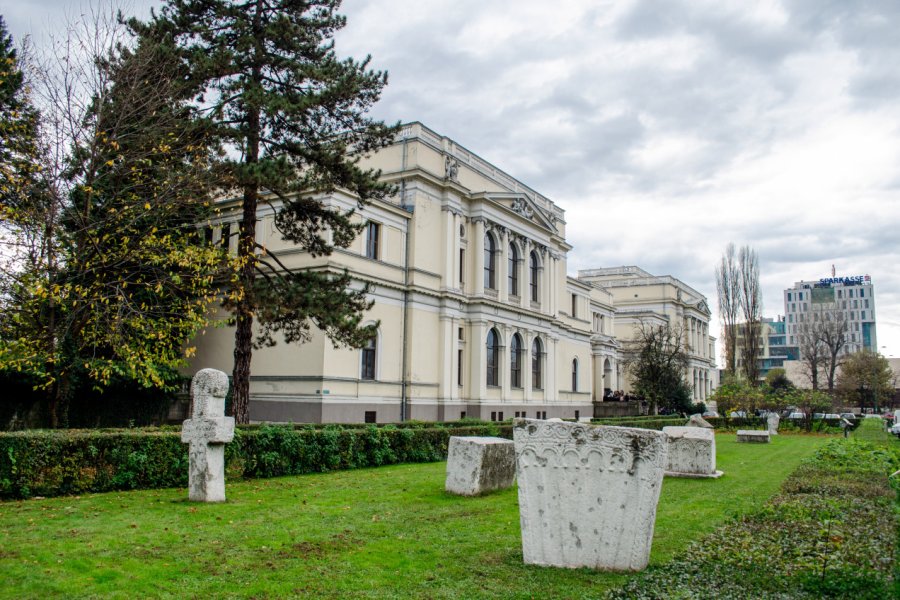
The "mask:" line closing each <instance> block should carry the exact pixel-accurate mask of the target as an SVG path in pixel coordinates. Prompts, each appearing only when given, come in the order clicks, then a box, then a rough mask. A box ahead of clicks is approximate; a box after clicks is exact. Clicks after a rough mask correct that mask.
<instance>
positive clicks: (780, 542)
mask: <svg viewBox="0 0 900 600" xmlns="http://www.w3.org/2000/svg"><path fill="white" fill-rule="evenodd" d="M897 469H900V447H898V446H896V445H894V446H888V447H885V446H884V445H880V444H873V443H871V442H866V441H858V440H854V439H849V440H844V439H836V440H832V441H830V442H828V444H826V445H825V446H823V447H822V448H820V449H819V450H818V451H817V452H816V454H815V455H814V456H812V457H811V458H809V459H807V460H806V461H804V462H803V463H802V464H801V466H800V467H799V468H798V469H797V470H796V471H795V472H794V473H792V474H791V476H790V477H789V478H788V479H787V480H786V481H785V482H784V484H782V488H781V493H780V494H779V495H777V496H776V497H775V498H773V499H772V500H771V501H770V502H769V503H768V504H767V505H766V506H765V507H764V508H763V509H761V510H759V511H756V512H754V513H752V514H749V515H746V516H743V517H740V518H738V519H735V520H734V521H732V522H730V523H728V524H726V525H725V526H723V527H721V528H719V529H718V530H716V531H715V532H714V533H712V534H710V535H709V536H707V537H705V538H703V539H701V540H698V541H697V542H694V543H693V544H691V545H690V546H689V547H688V548H686V549H685V551H684V552H683V553H682V554H681V555H679V556H678V557H676V558H675V559H674V560H672V561H671V562H669V563H667V564H665V565H662V566H661V567H659V568H654V569H649V570H647V571H646V572H644V573H642V574H641V575H639V576H637V577H636V578H634V579H632V580H630V581H629V582H628V583H627V584H626V585H625V586H624V587H623V588H621V589H620V590H616V591H613V592H610V593H609V594H608V595H607V598H623V599H624V598H629V599H633V598H660V599H662V598H723V599H727V598H734V599H738V598H741V599H743V598H808V599H810V600H812V599H819V598H856V599H858V600H862V599H866V598H872V599H876V598H877V599H881V598H892V597H893V598H896V597H897V595H896V592H897V591H898V588H897V582H896V579H895V578H896V575H897V573H896V572H895V564H894V563H895V561H894V560H893V557H894V556H896V552H897V543H898V533H900V512H898V508H900V502H898V497H897V495H896V493H895V490H893V489H892V488H891V485H890V483H889V480H888V476H889V475H890V474H891V473H892V472H894V471H896V470H897Z"/></svg>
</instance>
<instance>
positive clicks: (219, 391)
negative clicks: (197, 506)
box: [181, 369, 234, 502]
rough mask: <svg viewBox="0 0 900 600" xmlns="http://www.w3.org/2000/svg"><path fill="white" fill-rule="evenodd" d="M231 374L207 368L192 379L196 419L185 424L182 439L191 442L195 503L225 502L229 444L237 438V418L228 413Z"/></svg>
mask: <svg viewBox="0 0 900 600" xmlns="http://www.w3.org/2000/svg"><path fill="white" fill-rule="evenodd" d="M227 393H228V376H227V375H225V373H223V372H222V371H217V370H216V369H203V370H202V371H198V372H197V374H196V375H194V379H193V380H192V381H191V398H193V402H194V414H193V416H192V418H190V419H188V420H187V421H185V422H184V424H183V425H182V427H181V441H182V442H184V443H186V444H190V446H189V447H188V458H189V460H190V466H189V470H188V498H189V499H190V500H192V501H194V502H224V501H225V444H227V443H228V442H230V441H231V440H232V439H234V417H226V416H225V394H227Z"/></svg>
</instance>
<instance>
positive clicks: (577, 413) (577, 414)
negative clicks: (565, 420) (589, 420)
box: [575, 410, 581, 421]
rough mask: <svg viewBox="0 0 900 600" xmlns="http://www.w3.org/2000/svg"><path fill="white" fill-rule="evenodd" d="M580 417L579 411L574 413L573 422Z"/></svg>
mask: <svg viewBox="0 0 900 600" xmlns="http://www.w3.org/2000/svg"><path fill="white" fill-rule="evenodd" d="M579 417H581V411H577V410H576V411H575V420H576V421H577V420H578V419H579Z"/></svg>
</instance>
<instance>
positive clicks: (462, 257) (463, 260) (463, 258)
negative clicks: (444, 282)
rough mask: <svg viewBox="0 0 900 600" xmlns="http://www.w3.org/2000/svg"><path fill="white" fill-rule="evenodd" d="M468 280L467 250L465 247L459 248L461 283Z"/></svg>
mask: <svg viewBox="0 0 900 600" xmlns="http://www.w3.org/2000/svg"><path fill="white" fill-rule="evenodd" d="M465 280H466V250H465V248H460V249H459V284H460V286H462V284H463V283H464V282H465Z"/></svg>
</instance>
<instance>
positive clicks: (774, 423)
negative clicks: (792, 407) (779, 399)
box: [766, 412, 781, 435]
mask: <svg viewBox="0 0 900 600" xmlns="http://www.w3.org/2000/svg"><path fill="white" fill-rule="evenodd" d="M780 423H781V417H779V416H778V413H776V412H770V413H769V414H768V415H767V416H766V425H767V426H768V428H769V435H778V425H779V424H780Z"/></svg>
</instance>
